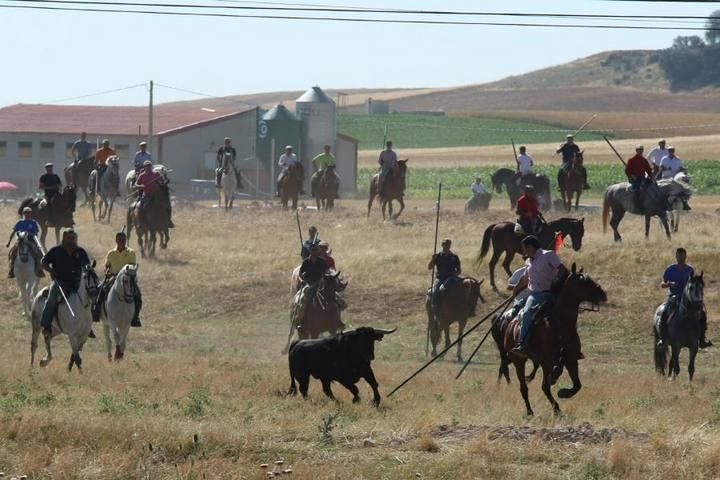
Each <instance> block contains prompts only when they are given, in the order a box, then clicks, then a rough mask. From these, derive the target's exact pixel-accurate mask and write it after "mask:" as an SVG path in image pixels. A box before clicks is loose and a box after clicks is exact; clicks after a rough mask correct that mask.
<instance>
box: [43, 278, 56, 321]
mask: <svg viewBox="0 0 720 480" xmlns="http://www.w3.org/2000/svg"><path fill="white" fill-rule="evenodd" d="M59 296H60V289H59V288H58V283H57V281H55V282H52V283H51V284H50V290H49V291H48V298H47V302H46V303H45V307H44V308H43V311H42V319H41V320H40V326H41V327H43V328H50V326H51V325H52V321H53V317H54V316H55V311H56V310H57V301H58V298H59Z"/></svg>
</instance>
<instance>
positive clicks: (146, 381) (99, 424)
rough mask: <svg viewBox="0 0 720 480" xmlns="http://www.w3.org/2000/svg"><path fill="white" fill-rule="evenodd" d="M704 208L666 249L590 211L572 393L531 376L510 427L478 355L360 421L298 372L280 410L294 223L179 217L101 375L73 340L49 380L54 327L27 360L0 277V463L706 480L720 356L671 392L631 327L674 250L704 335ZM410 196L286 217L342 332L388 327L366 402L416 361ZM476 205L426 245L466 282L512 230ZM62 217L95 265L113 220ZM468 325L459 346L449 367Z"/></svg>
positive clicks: (146, 474) (243, 475) (502, 216)
mask: <svg viewBox="0 0 720 480" xmlns="http://www.w3.org/2000/svg"><path fill="white" fill-rule="evenodd" d="M718 200H719V199H718V198H717V197H703V198H701V199H698V201H697V202H694V203H693V206H694V207H695V208H694V210H693V211H692V212H691V215H689V216H688V217H685V219H684V224H683V229H682V231H681V233H680V234H678V235H677V236H676V237H675V238H674V239H673V241H672V242H668V241H667V240H665V239H664V238H663V237H662V236H661V235H660V234H659V230H658V227H657V224H656V222H653V227H652V229H653V231H652V237H651V239H650V240H649V241H645V240H643V239H642V237H641V235H640V233H639V230H640V227H641V220H640V219H638V218H628V219H626V220H625V221H624V222H623V225H622V228H623V231H624V233H625V244H624V245H614V244H613V243H612V240H611V236H610V234H609V233H607V234H604V233H602V227H601V225H600V220H599V218H598V217H597V216H588V217H587V218H586V225H587V226H586V228H587V234H586V237H585V241H584V242H583V249H582V250H581V251H580V252H573V251H571V250H570V249H568V248H566V249H563V250H562V252H561V255H562V257H563V258H564V260H565V261H566V262H567V263H571V262H578V263H579V264H581V265H584V267H585V269H586V271H588V272H590V273H591V274H592V275H593V277H594V278H596V279H597V281H598V282H599V283H600V284H601V285H603V287H605V289H606V290H607V292H608V296H609V302H608V304H607V305H604V306H603V307H602V308H601V311H600V312H599V313H583V314H581V317H580V329H581V331H580V334H581V336H582V338H583V344H584V348H583V349H584V352H585V355H586V356H587V359H586V360H584V361H583V363H582V365H581V374H582V378H583V383H584V388H583V390H582V391H581V392H580V393H579V394H578V395H577V396H576V397H575V398H573V399H571V400H567V401H562V402H563V403H562V404H561V406H562V408H563V412H564V415H563V416H562V417H559V418H555V417H554V416H553V415H552V412H551V409H550V406H549V405H548V403H547V402H546V400H545V399H544V397H543V395H542V394H541V392H540V385H539V382H537V381H536V383H534V384H531V386H530V392H531V393H530V395H531V401H532V403H533V406H534V408H535V411H536V417H535V418H526V417H525V416H524V414H523V412H524V409H523V406H522V401H521V398H520V395H519V392H518V390H517V382H516V381H515V380H514V378H513V382H512V384H511V385H509V386H508V385H505V384H501V385H497V384H496V376H497V364H498V363H497V354H496V352H495V349H494V347H493V346H492V345H491V344H487V345H486V346H485V347H483V348H482V349H481V351H480V354H479V355H478V357H477V358H476V360H475V361H474V362H473V364H472V365H471V367H470V368H469V370H468V371H467V372H466V373H465V375H464V376H463V377H462V378H461V379H460V380H459V381H455V380H453V377H454V374H455V373H456V371H457V369H458V368H459V365H457V364H455V363H454V362H452V361H450V359H452V358H454V355H453V353H454V352H451V354H449V355H448V356H447V358H446V359H444V360H441V361H439V362H437V363H436V364H435V365H433V366H432V367H430V368H429V369H428V370H427V371H426V372H425V373H424V374H422V375H421V376H420V377H418V378H417V379H416V380H414V381H413V382H411V383H410V384H409V385H407V386H406V387H405V388H404V389H403V390H401V391H400V392H398V393H397V394H396V395H395V396H394V397H392V398H390V399H386V398H383V403H382V405H381V407H380V408H379V409H375V408H373V407H372V406H371V405H370V402H369V395H370V393H369V392H370V391H369V388H368V387H367V386H366V385H364V384H361V385H360V387H361V396H362V397H363V401H362V402H361V404H359V405H353V404H351V403H350V396H349V394H348V393H347V392H345V391H344V390H343V388H342V387H340V386H337V385H336V386H334V391H335V393H336V395H337V396H338V398H339V401H338V402H337V403H336V402H331V401H327V400H326V399H325V398H324V397H323V396H322V393H321V390H320V386H319V385H318V384H317V383H315V382H314V383H312V384H311V389H310V394H311V398H310V400H308V401H302V400H300V399H297V398H286V397H285V395H284V392H285V391H286V389H287V387H288V384H289V380H288V374H287V359H286V358H285V357H284V356H282V355H280V350H281V349H282V347H283V346H284V343H285V338H286V335H287V329H288V319H287V313H288V300H289V277H290V271H291V270H292V268H293V267H294V266H295V265H296V264H297V263H298V260H299V257H298V250H299V245H298V243H299V240H298V234H297V227H296V226H295V218H294V215H292V214H290V213H283V212H280V211H276V210H273V211H250V210H246V209H244V208H238V209H236V210H235V211H233V212H231V213H229V214H228V213H225V212H222V211H218V210H216V209H210V208H204V207H203V206H198V208H194V209H189V208H183V209H177V211H176V219H175V220H176V223H177V225H178V228H177V229H175V231H174V232H173V235H172V239H171V242H170V247H169V249H168V250H167V251H161V252H159V254H158V257H157V259H155V260H142V261H141V266H140V270H139V272H140V282H141V287H142V288H143V293H144V298H145V304H146V306H145V311H144V315H143V320H144V326H143V328H141V329H133V330H132V332H131V334H130V340H129V349H130V350H129V353H128V354H127V356H126V360H125V361H124V362H123V363H121V364H108V363H107V361H106V360H105V353H104V346H103V342H102V340H95V341H92V340H91V341H90V342H89V343H88V345H87V347H86V349H85V353H84V367H85V373H84V375H78V374H77V373H76V372H73V373H72V374H68V373H67V372H66V371H65V368H64V365H65V363H66V358H67V356H68V355H69V349H68V345H67V340H66V339H64V338H62V337H60V338H58V339H56V341H55V342H54V344H55V354H56V360H55V362H54V363H53V364H52V365H51V366H49V367H47V368H45V369H40V368H36V369H35V370H30V369H29V348H28V346H29V335H30V328H29V325H28V323H27V321H26V320H25V319H24V318H22V316H21V309H20V305H19V303H18V301H17V298H16V291H15V288H14V285H13V283H12V282H10V281H7V280H6V281H2V282H0V301H1V302H2V305H3V308H2V310H0V324H1V325H2V326H3V331H4V332H5V335H3V337H2V339H0V418H1V421H0V471H3V472H5V473H6V477H7V476H10V475H19V474H26V475H29V478H35V479H37V478H42V479H45V478H47V479H49V478H73V479H115V478H123V479H201V478H212V479H225V478H227V479H238V478H240V479H261V478H267V477H268V475H267V473H268V471H273V472H278V473H280V472H281V471H282V470H285V469H288V468H290V469H292V471H293V473H292V474H281V477H282V478H285V477H286V476H287V477H288V478H296V479H313V480H319V479H339V478H343V479H344V478H357V479H396V478H432V479H440V478H457V479H465V478H522V479H547V478H573V479H574V478H594V479H598V478H601V479H606V478H607V479H610V478H630V479H646V478H658V477H662V478H667V479H710V478H717V472H718V471H719V470H718V469H720V430H718V425H720V390H718V388H717V385H718V378H720V357H719V356H718V352H717V351H715V350H714V349H710V350H707V351H704V352H702V353H701V354H700V355H699V358H698V365H697V366H698V372H697V376H696V381H695V382H694V383H693V384H689V383H688V382H687V375H686V373H685V372H684V371H683V373H682V375H681V377H680V378H678V379H677V380H676V381H674V382H669V381H667V380H664V379H659V378H657V377H656V375H655V373H654V370H653V367H652V356H651V354H652V341H651V336H650V322H651V316H652V312H653V310H654V309H655V307H656V305H657V304H658V303H659V302H660V301H661V300H662V298H663V296H664V293H663V291H662V290H661V289H660V288H659V286H658V284H659V275H660V273H661V272H662V270H663V268H664V267H665V266H666V264H668V263H669V262H671V260H672V255H673V249H674V248H675V247H677V246H681V245H682V246H685V247H686V248H688V250H689V252H690V261H691V262H692V263H693V264H694V265H695V266H696V267H697V268H698V269H703V270H704V271H705V275H706V278H707V281H708V286H707V289H706V294H705V300H706V303H707V305H708V311H709V315H710V336H711V337H715V338H717V332H718V320H720V317H719V316H718V309H717V305H718V301H720V288H719V285H720V284H718V283H717V278H718V275H720V261H719V260H718V256H717V242H716V240H715V237H714V234H715V230H716V229H715V228H714V227H713V225H717V221H718V215H717V214H716V213H715V208H716V205H717V202H718ZM408 203H409V206H408V209H407V210H406V213H405V214H404V215H403V217H401V220H402V222H399V223H397V224H391V223H387V224H384V223H382V222H381V221H380V220H379V213H378V212H377V211H374V212H373V216H372V218H371V219H370V220H367V219H366V218H365V216H364V202H361V201H358V202H355V201H346V200H343V201H341V202H340V207H339V208H338V210H337V211H336V212H334V213H332V214H323V213H318V212H312V211H303V212H301V219H302V222H303V227H304V228H306V227H307V226H308V225H310V224H316V225H317V226H318V227H319V229H320V234H321V237H322V238H323V239H325V240H327V241H329V242H330V244H331V246H332V248H333V250H334V256H335V259H336V261H337V263H338V267H339V268H340V269H341V270H342V271H343V273H344V274H345V275H347V277H348V280H349V287H348V290H347V300H348V303H349V305H350V307H349V309H348V310H347V312H346V315H345V321H346V322H348V323H349V324H351V325H354V326H358V325H372V326H376V327H397V328H398V332H397V333H395V334H393V335H389V336H387V337H386V338H385V340H384V341H383V342H382V343H380V344H378V345H377V347H376V360H375V362H374V368H375V371H376V374H377V376H378V379H379V382H380V385H381V386H380V389H381V392H382V393H383V394H385V393H387V392H389V391H390V389H391V388H392V387H393V386H395V385H397V384H398V383H399V382H400V381H402V380H403V379H404V378H405V377H406V376H407V375H409V374H410V373H412V372H413V371H414V370H415V369H416V368H418V367H419V366H420V365H421V363H422V362H423V361H424V360H425V356H424V353H423V350H424V341H425V325H426V318H425V314H424V309H423V305H422V302H423V292H424V290H425V289H426V288H427V285H428V282H429V278H428V271H427V270H426V268H425V267H426V263H427V260H428V257H429V255H430V254H431V248H432V234H433V225H434V218H435V216H434V213H433V212H432V209H431V202H430V201H413V200H409V202H408ZM493 205H494V206H493V208H492V209H491V210H490V211H489V212H486V213H484V214H481V215H478V216H476V217H475V216H474V217H467V216H465V215H463V214H462V213H461V211H462V203H461V202H458V201H453V202H448V203H447V204H444V205H443V210H442V216H441V230H440V235H441V237H450V238H452V239H453V240H454V242H455V243H454V249H455V250H456V251H457V253H458V254H459V255H460V256H461V258H462V260H463V265H464V269H465V271H466V272H467V273H469V274H473V275H477V276H479V277H480V278H485V277H486V276H487V273H486V269H487V266H486V264H484V263H483V264H480V265H476V264H474V261H473V260H474V257H475V255H476V254H477V251H478V249H479V245H480V238H481V234H482V231H483V230H484V228H485V227H486V226H487V225H488V224H490V223H492V222H496V221H500V220H508V219H511V218H512V215H510V213H509V212H508V211H506V210H505V208H506V205H505V201H501V202H494V204H493ZM548 216H549V217H550V218H552V217H554V215H548ZM14 220H15V212H14V210H13V209H11V208H9V207H0V230H1V231H6V232H7V231H9V229H10V226H11V225H12V223H13V222H14ZM77 220H78V231H79V233H80V242H81V244H82V245H83V246H85V247H86V248H87V249H88V251H89V252H90V254H91V255H92V256H93V257H95V258H97V259H98V260H102V258H103V255H104V254H105V252H106V251H107V250H108V249H109V248H110V247H111V246H112V243H113V237H114V232H115V231H117V230H118V229H119V228H120V224H121V221H122V220H121V219H120V218H117V219H116V220H115V221H114V222H113V223H114V225H113V226H107V225H94V224H92V221H91V218H90V215H89V212H88V211H87V210H86V209H84V208H83V209H80V210H79V212H78V216H77ZM132 244H133V246H134V241H133V242H132ZM517 263H518V262H517V260H516V264H517ZM499 278H502V275H500V277H499ZM483 294H484V295H485V297H486V299H487V302H488V303H487V304H485V305H482V306H481V307H480V309H479V312H478V313H479V315H484V313H485V312H488V311H490V309H491V308H493V307H494V306H495V305H496V304H497V303H498V302H499V301H500V300H501V297H499V296H498V295H497V294H493V293H491V292H489V291H488V289H487V288H486V287H485V286H483ZM99 330H100V329H99V328H98V331H99ZM455 331H456V330H455V328H453V336H454V335H455ZM483 333H484V327H481V328H480V329H479V330H478V331H477V332H476V333H474V334H472V335H471V336H470V337H468V339H467V341H466V343H465V353H466V355H467V354H468V353H469V352H470V350H471V349H472V347H473V346H474V345H475V344H476V342H478V341H479V338H480V336H481V335H482V334H483ZM685 361H686V360H685V355H683V362H685ZM684 367H685V363H683V368H684ZM560 383H561V385H565V384H566V383H567V380H565V379H562V380H561V381H560ZM276 461H283V464H282V465H276V464H275V462H276ZM262 464H268V467H267V468H262V467H261V465H262Z"/></svg>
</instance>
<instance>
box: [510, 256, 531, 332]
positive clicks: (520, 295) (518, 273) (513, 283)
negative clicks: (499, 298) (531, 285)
mask: <svg viewBox="0 0 720 480" xmlns="http://www.w3.org/2000/svg"><path fill="white" fill-rule="evenodd" d="M523 260H527V257H525V255H523ZM527 268H528V267H527V265H524V264H523V266H522V267H520V268H518V269H517V270H515V271H514V272H513V273H512V275H510V278H508V281H507V290H508V291H509V292H511V293H512V292H513V291H514V290H515V287H517V285H518V284H519V283H520V281H521V280H522V279H523V277H524V276H525V273H526V272H527ZM519 288H520V291H519V292H517V293H516V294H515V299H514V300H513V303H512V306H511V307H510V308H509V309H508V311H509V312H510V314H509V317H510V318H509V319H510V320H512V319H513V318H515V317H516V316H517V314H518V313H520V310H521V309H522V308H523V307H524V306H525V302H526V301H527V298H528V297H529V296H530V290H528V288H527V285H525V286H522V285H521V286H520V287H519Z"/></svg>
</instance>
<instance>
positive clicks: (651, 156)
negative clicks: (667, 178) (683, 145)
mask: <svg viewBox="0 0 720 480" xmlns="http://www.w3.org/2000/svg"><path fill="white" fill-rule="evenodd" d="M665 144H666V142H665V139H664V138H661V139H660V140H658V144H657V147H654V148H653V149H652V150H650V153H648V161H649V162H650V164H651V166H652V169H653V176H656V177H657V174H658V172H659V171H660V162H662V159H663V158H665V157H667V155H668V153H669V152H668V149H667V148H665Z"/></svg>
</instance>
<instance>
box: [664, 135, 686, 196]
mask: <svg viewBox="0 0 720 480" xmlns="http://www.w3.org/2000/svg"><path fill="white" fill-rule="evenodd" d="M685 171H686V170H685V167H683V163H682V160H680V158H678V157H677V156H675V147H673V146H672V145H671V146H669V147H668V154H667V155H666V156H664V157H663V159H662V160H660V170H659V175H660V178H662V179H667V178H674V177H675V175H677V174H678V173H680V172H685ZM682 203H683V209H684V210H690V205H688V203H687V200H686V199H684V198H683V199H682Z"/></svg>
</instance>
